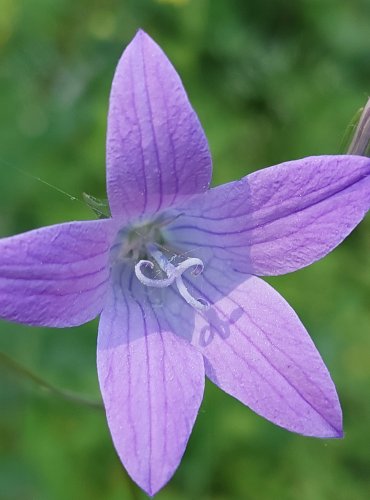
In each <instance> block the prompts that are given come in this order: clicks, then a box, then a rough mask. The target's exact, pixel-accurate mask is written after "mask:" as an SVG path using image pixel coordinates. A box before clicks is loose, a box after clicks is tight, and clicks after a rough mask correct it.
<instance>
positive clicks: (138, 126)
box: [0, 31, 370, 495]
mask: <svg viewBox="0 0 370 500" xmlns="http://www.w3.org/2000/svg"><path fill="white" fill-rule="evenodd" d="M211 172H212V167H211V157H210V153H209V150H208V145H207V140H206V138H205V136H204V133H203V130H202V127H201V125H200V123H199V121H198V118H197V116H196V114H195V113H194V111H193V109H192V108H191V105H190V103H189V101H188V98H187V96H186V93H185V91H184V89H183V87H182V84H181V81H180V79H179V77H178V75H177V73H176V71H175V70H174V68H173V67H172V66H171V64H170V62H169V61H168V59H167V58H166V56H165V55H164V54H163V52H162V51H161V49H160V48H159V47H158V46H157V45H156V44H155V43H154V42H153V40H151V39H150V38H149V37H148V36H147V35H146V34H145V33H143V32H142V31H140V32H139V33H138V34H137V35H136V37H135V38H134V40H133V41H132V42H131V43H130V45H129V46H128V47H127V49H126V50H125V52H124V54H123V56H122V58H121V60H120V62H119V64H118V68H117V71H116V74H115V77H114V80H113V85H112V92H111V98H110V109H109V117H108V140H107V184H108V196H109V202H110V208H111V213H112V217H111V218H109V219H104V220H97V221H83V222H70V223H65V224H60V225H56V226H51V227H45V228H42V229H37V230H35V231H30V232H28V233H25V234H20V235H18V236H14V237H10V238H4V239H2V240H0V317H1V318H4V319H7V320H10V321H16V322H20V323H26V324H29V325H43V326H54V327H68V326H73V325H80V324H82V323H84V322H86V321H89V320H91V319H93V318H94V317H95V316H96V315H97V314H99V313H100V312H101V313H102V314H101V319H100V325H99V337H98V355H97V363H98V373H99V381H100V387H101V392H102V395H103V400H104V405H105V408H106V413H107V419H108V425H109V428H110V431H111V433H112V438H113V442H114V444H115V447H116V449H117V452H118V455H119V456H120V458H121V460H122V462H123V464H124V466H125V467H126V469H127V471H128V472H129V474H130V475H131V477H132V478H133V480H134V481H136V482H137V483H138V484H139V485H140V486H141V487H142V488H143V489H144V490H145V491H146V492H148V493H149V494H150V495H153V494H155V493H156V492H157V491H158V490H159V489H160V488H161V487H162V486H163V485H164V484H165V483H166V482H167V481H168V480H169V478H170V477H171V476H172V474H173V473H174V471H175V470H176V468H177V466H178V464H179V462H180V460H181V457H182V455H183V453H184V449H185V446H186V443H187V441H188V438H189V435H190V433H191V429H192V426H193V424H194V420H195V418H196V415H197V413H198V410H199V406H200V403H201V401H202V397H203V389H204V378H205V375H207V376H208V377H209V378H210V379H211V380H212V381H213V382H214V383H215V384H217V385H218V386H219V387H221V388H222V389H223V390H224V391H226V392H227V393H229V394H231V395H232V396H234V397H235V398H237V399H239V400H240V401H242V402H243V403H244V404H245V405H247V406H249V407H250V408H251V409H252V410H254V411H255V412H256V413H258V414H260V415H262V416H263V417H265V418H267V419H269V420H270V421H272V422H274V423H275V424H277V425H279V426H282V427H285V428H286V429H288V430H291V431H294V432H297V433H301V434H304V435H307V436H316V437H323V438H329V437H340V436H342V416H341V409H340V405H339V401H338V397H337V394H336V390H335V387H334V384H333V382H332V380H331V378H330V375H329V373H328V371H327V369H326V367H325V365H324V363H323V361H322V359H321V357H320V355H319V353H318V352H317V350H316V348H315V346H314V344H313V342H312V340H311V339H310V337H309V336H308V334H307V332H306V330H305V328H304V327H303V325H302V324H301V322H300V321H299V319H298V317H297V315H296V314H295V312H294V311H293V310H292V309H291V308H290V307H289V305H288V304H287V303H286V302H285V300H284V299H283V298H282V297H281V296H280V295H279V294H278V293H277V292H275V291H274V290H273V289H272V288H271V287H270V286H269V285H267V284H266V283H265V282H264V281H262V280H261V279H260V278H259V277H258V276H267V275H278V274H284V273H288V272H291V271H295V270H296V269H300V268H302V267H304V266H307V265H309V264H311V263H312V262H314V261H316V260H318V259H320V258H322V257H323V256H324V255H326V254H327V253H328V252H330V251H331V250H332V249H333V248H334V247H336V246H337V245H338V244H339V243H340V242H341V241H342V240H343V239H344V238H345V237H346V236H347V235H348V234H349V233H350V232H351V231H352V230H353V228H354V227H355V226H356V225H357V224H358V223H359V222H360V220H361V219H362V218H363V217H364V214H365V213H366V211H367V210H368V208H369V205H370V176H369V174H370V160H369V159H367V158H364V157H360V156H319V157H311V158H305V159H302V160H296V161H291V162H287V163H283V164H280V165H277V166H274V167H270V168H266V169H264V170H261V171H258V172H255V173H253V174H251V175H248V176H247V177H245V178H243V179H241V180H240V181H235V182H231V183H229V184H225V185H222V186H219V187H216V188H213V189H209V182H210V180H211Z"/></svg>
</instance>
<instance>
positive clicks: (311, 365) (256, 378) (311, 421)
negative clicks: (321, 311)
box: [166, 267, 342, 437]
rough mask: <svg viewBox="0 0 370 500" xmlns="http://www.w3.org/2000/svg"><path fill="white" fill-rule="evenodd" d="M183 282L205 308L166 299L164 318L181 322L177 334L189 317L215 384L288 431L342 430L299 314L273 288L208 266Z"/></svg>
mask: <svg viewBox="0 0 370 500" xmlns="http://www.w3.org/2000/svg"><path fill="white" fill-rule="evenodd" d="M187 285H188V288H189V290H190V291H191V293H192V294H193V295H194V296H196V297H202V298H203V299H205V300H207V301H208V302H209V303H210V304H212V306H211V308H210V309H209V310H208V311H207V312H206V313H203V314H201V313H199V312H196V311H194V310H193V311H191V308H190V307H188V306H187V307H185V306H184V303H183V304H182V307H181V309H180V306H179V303H180V302H179V300H177V302H178V304H177V305H176V304H175V301H174V300H173V301H172V304H171V306H170V307H169V308H168V309H167V312H166V314H167V318H168V321H169V323H171V324H172V325H173V326H174V327H176V325H181V326H180V327H178V330H179V333H181V332H180V328H181V329H183V324H184V323H188V322H189V321H190V322H191V323H192V322H193V321H194V322H195V329H194V332H195V333H194V336H193V339H192V342H193V344H194V345H195V346H196V347H197V348H198V349H199V350H200V351H201V352H202V353H203V355H204V357H205V361H206V363H205V366H206V374H207V376H208V377H209V378H210V379H211V380H212V381H213V382H214V383H215V384H217V385H218V386H219V387H221V388H222V389H223V390H224V391H226V392H227V393H229V394H231V395H232V396H234V397H235V398H237V399H239V400H240V401H241V402H242V403H244V404H246V405H247V406H249V407H250V408H251V409H252V410H253V411H255V412H256V413H258V414H259V415H261V416H263V417H265V418H267V419H268V420H270V421H271V422H273V423H275V424H277V425H279V426H281V427H284V428H286V429H288V430H290V431H294V432H297V433H300V434H304V435H307V436H315V437H340V436H341V435H342V414H341V409H340V404H339V401H338V396H337V393H336V390H335V387H334V384H333V382H332V380H331V378H330V375H329V373H328V371H327V369H326V367H325V365H324V363H323V361H322V359H321V357H320V355H319V353H318V351H317V350H316V348H315V346H314V344H313V342H312V340H311V339H310V337H309V335H308V334H307V332H306V330H305V328H304V327H303V325H302V323H301V322H300V320H299V318H298V317H297V315H296V314H295V312H294V311H293V310H292V309H291V307H290V306H289V305H288V304H287V302H286V301H285V300H284V299H283V298H282V297H281V296H280V295H279V294H278V293H277V292H276V291H275V290H273V288H271V287H270V286H269V285H268V284H266V283H265V282H264V281H263V280H261V279H260V278H257V277H255V276H249V277H248V276H245V275H241V274H240V273H236V272H228V273H225V269H224V268H223V267H220V268H217V267H213V269H211V268H210V267H208V268H207V270H206V271H205V273H204V275H202V277H198V278H192V283H190V281H188V282H187ZM173 294H175V292H174V291H173ZM180 311H181V312H180ZM194 316H195V317H194ZM192 317H194V320H191V319H189V318H192Z"/></svg>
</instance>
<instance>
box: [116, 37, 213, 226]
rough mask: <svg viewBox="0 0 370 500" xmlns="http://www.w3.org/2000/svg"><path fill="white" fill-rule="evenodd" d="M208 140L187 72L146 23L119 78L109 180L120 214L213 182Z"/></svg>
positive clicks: (156, 205)
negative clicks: (181, 74) (186, 87)
mask: <svg viewBox="0 0 370 500" xmlns="http://www.w3.org/2000/svg"><path fill="white" fill-rule="evenodd" d="M211 169H212V167H211V158H210V153H209V150H208V145H207V140H206V137H205V135H204V132H203V130H202V127H201V125H200V123H199V120H198V118H197V116H196V114H195V112H194V111H193V109H192V107H191V105H190V103H189V100H188V97H187V95H186V93H185V90H184V88H183V86H182V83H181V80H180V78H179V76H178V74H177V73H176V71H175V69H174V68H173V66H172V64H171V63H170V62H169V60H168V59H167V57H166V56H165V54H164V53H163V52H162V50H161V49H160V47H159V46H158V45H157V44H156V43H155V42H154V41H153V40H152V39H151V38H150V37H149V36H148V35H147V34H145V33H144V32H143V31H139V32H138V33H137V35H136V36H135V38H134V39H133V41H132V42H131V43H130V45H129V46H128V47H127V48H126V50H125V51H124V53H123V55H122V57H121V60H120V61H119V63H118V67H117V70H116V73H115V76H114V79H113V84H112V91H111V96H110V107H109V116H108V136H107V184H108V197H109V203H110V207H111V211H112V214H113V216H118V217H121V218H125V217H126V218H130V217H135V216H140V215H142V214H145V213H154V212H157V211H158V210H160V209H163V208H165V207H167V206H170V205H172V204H173V203H175V201H179V200H180V199H182V198H186V197H188V196H189V195H193V194H195V193H200V192H203V191H205V190H206V189H207V188H208V185H209V182H210V179H211Z"/></svg>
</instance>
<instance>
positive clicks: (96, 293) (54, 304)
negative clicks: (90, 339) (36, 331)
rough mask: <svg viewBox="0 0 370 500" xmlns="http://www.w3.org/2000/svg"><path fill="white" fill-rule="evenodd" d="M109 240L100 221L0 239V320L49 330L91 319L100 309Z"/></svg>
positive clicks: (108, 224) (110, 232) (107, 223)
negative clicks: (48, 328) (49, 327)
mask: <svg viewBox="0 0 370 500" xmlns="http://www.w3.org/2000/svg"><path fill="white" fill-rule="evenodd" d="M113 237H114V229H113V226H112V220H111V219H106V220H99V221H85V222H70V223H65V224H58V225H55V226H49V227H44V228H41V229H36V230H34V231H29V232H27V233H23V234H19V235H17V236H12V237H9V238H2V239H0V318H2V319H7V320H9V321H15V322H18V323H26V324H29V325H40V326H54V327H65V326H74V325H80V324H82V323H85V322H86V321H90V320H91V319H93V318H94V317H95V316H96V315H97V314H99V312H100V311H101V309H102V307H103V302H104V297H105V294H106V289H107V283H108V278H109V267H108V259H109V250H110V245H111V241H112V239H113Z"/></svg>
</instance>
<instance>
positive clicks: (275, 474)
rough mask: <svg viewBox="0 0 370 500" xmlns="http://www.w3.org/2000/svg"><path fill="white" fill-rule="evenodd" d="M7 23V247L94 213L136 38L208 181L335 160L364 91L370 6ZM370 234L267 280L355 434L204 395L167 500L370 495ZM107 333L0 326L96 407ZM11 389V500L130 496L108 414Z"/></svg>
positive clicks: (253, 7)
mask: <svg viewBox="0 0 370 500" xmlns="http://www.w3.org/2000/svg"><path fill="white" fill-rule="evenodd" d="M0 12H1V15H0V61H1V64H0V109H1V113H0V236H6V235H10V234H14V233H17V232H21V231H24V230H28V229H32V228H35V227H38V226H42V225H46V224H52V223H57V222H61V221H64V220H73V219H81V218H82V219H84V218H91V217H93V214H92V212H91V211H90V210H89V209H88V208H87V207H86V206H85V204H84V203H83V202H82V201H81V200H82V192H87V193H89V194H91V195H94V196H97V197H98V198H104V197H105V183H104V145H105V128H106V112H107V101H108V94H109V87H110V83H111V79H112V75H113V72H114V68H115V64H116V62H117V60H118V58H119V56H120V53H121V51H122V49H123V47H124V46H125V45H126V44H127V43H128V42H129V40H130V39H131V38H132V36H133V35H134V33H135V31H136V30H137V28H138V27H142V28H144V29H145V30H146V31H147V32H148V33H149V34H151V35H152V36H153V37H154V38H155V39H156V40H157V41H158V42H159V43H160V44H161V46H162V47H163V48H164V50H165V51H166V52H167V54H168V55H169V56H170V58H171V59H172V61H173V62H174V64H175V66H176V67H177V69H178V71H179V73H180V74H181V76H182V78H183V81H184V84H185V86H186V88H187V90H188V92H189V95H190V98H191V100H192V102H193V104H194V107H195V108H196V110H197V111H198V113H199V116H200V118H201V121H202V123H203V125H204V128H205V130H206V133H207V135H208V138H209V142H210V146H211V149H212V152H213V157H214V167H215V175H214V183H215V184H219V183H221V182H225V181H228V180H231V179H235V178H238V177H241V176H243V175H245V174H246V173H248V172H250V171H253V170H255V169H258V168H261V167H263V166H266V165H269V164H274V163H278V162H280V161H283V160H287V159H293V158H298V157H301V156H305V155H311V154H326V153H328V154H331V153H337V152H338V151H339V148H340V144H341V140H342V136H343V134H344V131H345V129H346V126H347V124H348V122H349V121H350V120H351V118H352V116H353V115H354V114H355V112H356V110H357V109H358V108H360V107H361V106H363V105H364V103H365V102H366V99H367V96H368V93H369V85H370V65H369V48H370V47H369V45H370V44H369V24H368V23H369V15H370V3H369V1H368V0H351V2H348V1H346V0H295V1H294V2H292V1H291V0H278V1H276V0H258V1H256V0H227V1H226V0H224V1H223V0H220V1H218V0H183V1H179V0H177V1H175V0H172V1H170V0H157V1H154V0H105V1H102V0H100V1H99V0H0ZM37 178H40V179H42V181H44V182H40V181H38V180H37ZM45 183H49V184H52V185H55V186H56V187H57V188H58V189H59V190H62V191H64V192H67V193H69V194H70V195H71V197H72V198H71V197H69V196H66V195H64V194H62V192H61V191H57V190H55V189H53V188H51V187H49V186H48V185H47V184H45ZM75 198H76V199H77V200H76V199H75ZM369 229H370V220H369V218H367V220H365V222H364V223H363V224H362V225H361V226H360V228H359V229H357V230H356V231H354V233H353V234H352V235H351V236H350V237H349V238H348V240H347V241H346V242H345V243H344V244H343V245H342V246H341V247H340V248H339V249H337V250H336V251H335V252H334V253H333V255H331V256H329V257H328V258H327V259H324V260H323V261H322V262H319V263H316V264H315V265H313V266H311V267H310V268H308V269H304V270H302V271H300V272H298V273H295V274H293V275H289V276H283V277H279V278H274V279H270V280H269V281H270V282H271V283H272V284H273V285H274V286H275V287H276V288H277V289H278V290H279V291H280V292H281V293H282V294H283V295H284V296H285V297H286V298H287V299H288V300H289V302H290V303H291V304H292V306H293V307H294V308H295V309H296V310H297V312H298V313H299V315H300V316H301V318H302V320H303V321H304V323H305V324H306V326H307V327H308V329H309V331H310V333H311V334H312V337H313V339H314V340H315V342H316V344H317V345H318V347H319V349H320V351H321V353H322V355H323V357H324V359H325V360H326V362H327V364H328V366H329V368H330V370H331V373H332V376H333V378H334V380H335V382H336V384H337V388H338V391H339V394H340V397H341V401H342V404H343V410H344V415H345V431H346V437H345V439H344V440H340V441H329V440H327V441H323V440H315V439H308V438H303V437H300V436H296V435H293V434H290V433H288V432H286V431H284V430H282V429H279V428H277V427H274V426H273V425H272V424H270V423H268V422H266V421H264V420H263V419H261V418H259V417H257V416H256V415H254V414H253V413H252V412H251V411H249V410H248V409H247V408H245V407H243V406H242V405H241V404H239V403H238V402H236V401H235V400H233V399H232V398H230V397H228V396H226V395H225V394H223V393H222V392H221V391H219V390H218V389H216V388H215V387H213V386H212V385H211V384H208V386H207V390H206V396H205V400H204V403H203V405H202V408H201V411H200V414H199V418H198V421H197V423H196V426H195V429H194V432H193V435H192V437H191V440H190V442H189V446H188V449H187V451H186V454H185V457H184V459H183V462H182V465H181V467H180V468H179V470H178V472H177V473H176V475H175V477H174V479H173V480H172V481H171V482H170V483H169V485H168V486H167V487H165V488H164V490H163V491H162V492H161V493H159V494H158V497H157V498H158V499H159V500H192V499H195V498H196V499H202V500H211V499H212V500H230V499H235V500H239V499H240V500H249V499H251V500H252V499H258V500H270V499H275V498H278V499H281V500H294V499H298V498H299V500H313V499H314V500H331V499H333V500H334V499H335V500H348V499H351V500H362V499H367V498H369V497H370V474H369V470H370V457H369V441H370V428H369V421H370V400H369V397H368V396H369V382H370V363H369V354H370V336H369V324H370V298H369V295H370V294H369V289H370V251H369V250H370V231H369ZM96 331H97V321H94V322H92V323H90V324H88V325H85V326H83V327H80V328H70V329H66V330H51V329H50V330H49V329H46V328H44V329H36V328H27V327H25V326H22V325H14V324H10V323H6V322H1V323H0V343H1V345H0V348H1V349H2V350H3V351H5V352H7V353H8V354H10V355H12V356H13V357H14V358H15V359H17V360H18V361H19V362H22V363H24V364H25V365H27V366H29V367H30V368H31V369H32V370H34V371H36V372H37V373H39V374H40V375H42V376H43V377H44V378H45V379H47V380H49V381H50V382H52V383H54V384H56V385H59V386H61V387H64V388H69V389H71V390H74V391H80V392H82V393H84V394H86V395H90V396H91V397H94V396H95V397H98V385H97V378H96V372H95V342H96ZM1 378H2V383H1V396H0V397H1V401H0V404H1V420H0V443H1V445H0V446H1V458H0V498H1V499H4V500H31V499H32V500H65V499H72V500H74V499H79V500H85V499H86V500H87V499H88V500H95V499H96V500H97V499H102V498H104V499H107V500H116V499H121V500H122V499H129V498H131V496H130V494H131V493H130V491H131V490H130V488H129V486H128V483H127V479H126V476H125V473H124V472H123V470H122V467H121V465H120V463H119V460H118V458H117V456H116V454H115V451H114V449H113V446H112V444H111V441H110V437H109V433H108V430H107V426H106V423H105V418H104V414H103V412H101V411H98V410H92V409H91V408H88V407H84V406H78V405H77V404H73V403H71V402H67V401H65V400H63V399H58V398H57V397H55V396H51V395H47V394H44V393H43V392H41V391H40V390H39V389H38V388H37V387H35V386H34V385H33V384H32V383H31V382H29V383H28V382H25V381H24V380H21V379H18V378H16V377H15V376H14V374H11V373H8V372H7V371H5V370H3V369H2V370H1ZM137 495H138V498H145V495H144V494H142V493H141V492H139V491H138V494H137Z"/></svg>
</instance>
